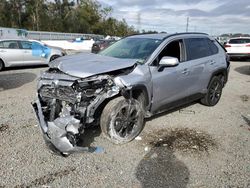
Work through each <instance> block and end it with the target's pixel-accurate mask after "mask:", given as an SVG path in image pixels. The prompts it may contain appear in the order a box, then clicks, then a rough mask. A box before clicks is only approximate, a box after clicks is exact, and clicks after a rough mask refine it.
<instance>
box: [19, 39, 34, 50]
mask: <svg viewBox="0 0 250 188" xmlns="http://www.w3.org/2000/svg"><path fill="white" fill-rule="evenodd" d="M21 46H22V49H32V43H31V42H28V41H21Z"/></svg>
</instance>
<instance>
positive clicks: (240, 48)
mask: <svg viewBox="0 0 250 188" xmlns="http://www.w3.org/2000/svg"><path fill="white" fill-rule="evenodd" d="M224 47H225V48H226V50H227V53H228V55H229V57H230V58H250V37H238V38H231V39H230V40H229V41H228V42H227V43H226V44H225V45H224Z"/></svg>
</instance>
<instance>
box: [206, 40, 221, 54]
mask: <svg viewBox="0 0 250 188" xmlns="http://www.w3.org/2000/svg"><path fill="white" fill-rule="evenodd" d="M206 40H207V43H208V46H209V49H210V51H211V54H210V55H214V54H217V53H218V52H219V49H218V47H217V46H216V45H215V44H214V43H215V42H216V41H212V40H210V39H208V38H206Z"/></svg>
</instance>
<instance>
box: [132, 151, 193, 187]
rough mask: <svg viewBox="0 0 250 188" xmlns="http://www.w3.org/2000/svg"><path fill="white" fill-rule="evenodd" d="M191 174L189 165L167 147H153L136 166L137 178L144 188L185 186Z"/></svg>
mask: <svg viewBox="0 0 250 188" xmlns="http://www.w3.org/2000/svg"><path fill="white" fill-rule="evenodd" d="M189 176H190V173H189V170H188V168H187V166H186V165H185V164H184V163H183V162H182V161H180V160H178V159H177V158H176V156H175V155H174V154H173V151H172V150H170V149H168V148H167V147H154V148H152V149H151V150H150V151H149V153H147V154H146V155H145V156H144V158H143V159H142V160H141V161H140V163H139V165H138V166H137V168H136V178H137V180H139V181H140V183H141V186H142V187H143V188H146V187H158V188H161V187H179V188H184V187H186V186H187V184H188V182H189Z"/></svg>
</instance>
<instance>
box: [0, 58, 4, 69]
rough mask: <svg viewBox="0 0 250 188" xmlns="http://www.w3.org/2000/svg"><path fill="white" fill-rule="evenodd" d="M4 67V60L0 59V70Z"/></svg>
mask: <svg viewBox="0 0 250 188" xmlns="http://www.w3.org/2000/svg"><path fill="white" fill-rule="evenodd" d="M3 69H4V62H3V61H2V60H1V59H0V71H2V70H3Z"/></svg>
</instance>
